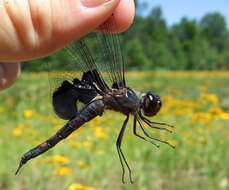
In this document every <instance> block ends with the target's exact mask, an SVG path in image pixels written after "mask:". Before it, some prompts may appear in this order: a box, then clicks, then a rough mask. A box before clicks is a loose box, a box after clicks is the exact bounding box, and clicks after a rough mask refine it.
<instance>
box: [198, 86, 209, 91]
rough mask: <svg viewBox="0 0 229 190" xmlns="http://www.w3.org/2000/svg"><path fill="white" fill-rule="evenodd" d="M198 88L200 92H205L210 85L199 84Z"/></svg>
mask: <svg viewBox="0 0 229 190" xmlns="http://www.w3.org/2000/svg"><path fill="white" fill-rule="evenodd" d="M198 89H199V91H200V92H205V91H206V90H207V89H208V87H207V86H198Z"/></svg>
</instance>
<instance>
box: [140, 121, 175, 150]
mask: <svg viewBox="0 0 229 190" xmlns="http://www.w3.org/2000/svg"><path fill="white" fill-rule="evenodd" d="M137 121H138V123H139V125H140V127H141V129H142V131H143V133H144V134H145V135H146V136H147V137H148V138H150V139H153V140H156V141H159V142H161V143H164V144H167V145H169V146H171V147H172V148H175V147H174V146H173V145H171V144H170V143H169V142H167V141H164V140H160V139H158V138H155V137H152V136H150V135H149V133H148V132H147V130H146V129H145V128H144V126H143V124H142V123H141V121H140V119H138V118H137Z"/></svg>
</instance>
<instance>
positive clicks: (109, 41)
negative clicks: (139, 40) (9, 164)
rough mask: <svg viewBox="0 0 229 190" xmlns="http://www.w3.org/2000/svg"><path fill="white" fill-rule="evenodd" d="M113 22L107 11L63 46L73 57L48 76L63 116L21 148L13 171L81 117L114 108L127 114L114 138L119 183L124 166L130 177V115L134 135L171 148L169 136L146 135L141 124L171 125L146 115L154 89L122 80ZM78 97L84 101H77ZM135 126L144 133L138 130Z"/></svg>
mask: <svg viewBox="0 0 229 190" xmlns="http://www.w3.org/2000/svg"><path fill="white" fill-rule="evenodd" d="M115 27H116V22H115V18H114V15H112V16H111V17H110V19H109V20H108V21H106V22H105V23H103V24H102V25H101V26H100V27H99V30H100V31H101V32H99V33H98V32H97V33H93V34H92V36H90V35H88V36H87V37H84V38H82V39H80V40H77V41H75V42H73V43H71V44H69V45H68V46H67V47H65V50H66V51H67V52H68V54H69V55H70V57H71V58H72V61H71V62H70V63H63V64H68V65H67V66H68V67H69V68H70V71H68V72H64V74H63V73H62V75H60V74H59V75H57V74H56V75H54V76H55V77H52V76H50V77H49V78H50V86H53V89H54V90H53V93H52V106H53V109H54V111H55V113H56V115H57V116H58V117H59V118H61V119H64V120H68V121H67V123H66V124H65V125H64V126H63V127H62V128H60V129H59V130H58V131H57V132H56V133H55V134H54V135H53V136H52V137H50V138H49V139H48V140H46V141H44V142H43V143H41V144H39V145H37V146H36V147H34V148H32V149H31V150H29V151H28V152H26V153H25V154H24V155H23V156H22V158H21V161H20V163H19V166H18V169H17V171H16V173H15V174H17V173H18V172H19V170H20V169H21V167H22V166H23V165H24V164H26V163H27V162H28V161H29V160H31V159H32V158H35V157H37V156H39V155H41V154H43V153H44V152H46V151H48V150H49V149H51V148H53V147H54V146H55V145H56V144H57V143H59V142H60V141H62V140H64V139H65V138H67V137H68V136H69V135H70V134H71V133H73V132H74V131H76V130H77V129H79V128H80V127H82V126H83V125H84V124H85V123H87V122H90V121H91V120H92V119H94V118H95V117H97V116H102V115H103V113H104V111H106V110H111V111H115V112H119V113H121V114H124V115H125V116H126V119H125V120H124V122H123V125H122V127H121V130H120V133H119V135H118V137H117V141H116V148H117V152H118V156H119V159H120V163H121V167H122V182H123V183H125V171H126V169H127V170H128V173H129V180H130V182H131V183H133V180H132V173H131V168H130V166H129V164H128V162H127V159H126V158H125V156H124V153H123V151H122V149H121V145H122V140H123V136H124V133H125V130H126V126H127V123H128V121H129V118H130V116H133V134H134V135H135V136H137V137H138V138H140V139H142V140H144V141H147V142H149V143H151V144H153V145H155V146H156V147H159V145H158V144H157V143H156V141H158V142H161V143H164V144H167V145H169V146H171V147H173V148H174V146H173V145H172V144H170V143H169V142H168V141H164V140H160V139H158V138H155V137H153V136H151V135H150V133H149V131H148V129H146V127H145V125H147V126H149V127H150V128H152V129H158V130H165V131H168V132H172V130H171V129H172V127H173V126H172V125H169V124H166V123H161V122H155V121H151V120H149V119H148V118H147V117H153V116H155V115H156V114H157V113H158V112H159V111H160V108H161V106H162V101H161V98H160V97H159V96H158V95H156V94H155V93H153V92H147V93H139V92H137V91H134V90H133V89H131V88H130V87H128V86H127V84H126V80H125V61H124V58H123V55H122V50H121V45H120V36H119V35H120V34H117V33H114V32H111V30H112V29H113V30H114V28H115ZM92 41H93V42H95V43H92ZM99 47H101V48H99ZM98 54H100V56H98ZM50 65H51V66H52V65H54V64H50ZM74 71H75V72H74ZM79 72H80V73H81V78H79V77H78V76H76V73H79ZM53 73H55V72H53ZM50 75H52V72H50ZM53 84H54V85H53ZM78 103H80V104H82V105H83V106H82V107H79V106H78ZM138 128H140V130H141V131H142V134H143V135H142V134H139V133H138V132H137V129H138Z"/></svg>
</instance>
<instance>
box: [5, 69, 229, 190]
mask: <svg viewBox="0 0 229 190" xmlns="http://www.w3.org/2000/svg"><path fill="white" fill-rule="evenodd" d="M127 79H128V80H127V83H128V85H129V86H130V87H132V88H134V89H136V90H138V91H142V92H145V91H148V90H152V91H153V92H155V93H156V94H159V95H161V96H162V98H163V100H164V104H163V109H162V110H161V112H160V113H159V114H158V115H157V116H156V117H155V118H154V119H155V120H156V121H164V122H167V123H170V124H174V125H175V126H176V128H175V130H174V133H173V134H168V133H166V132H158V131H155V130H151V129H149V130H150V131H151V133H152V135H153V136H155V137H160V138H163V139H167V140H170V141H171V142H173V143H175V144H177V147H176V149H175V150H174V149H172V148H170V147H169V146H167V145H164V144H161V146H160V149H157V148H155V147H153V146H152V145H151V144H149V143H146V142H144V141H142V140H140V139H139V138H137V137H135V136H134V135H133V134H132V118H131V120H130V122H129V124H128V129H127V133H126V135H125V138H124V141H123V146H122V147H123V152H124V153H125V155H126V158H127V160H128V162H129V164H130V165H131V168H132V174H133V178H134V184H125V185H123V184H122V183H121V176H122V170H121V166H120V163H119V160H118V155H117V152H116V147H115V142H116V138H117V136H118V132H119V130H120V128H121V125H122V122H123V121H124V119H125V116H123V115H121V114H118V113H114V112H110V111H107V112H106V113H105V114H104V116H103V117H102V118H101V119H96V120H93V121H91V122H90V123H88V124H86V125H85V126H83V127H82V128H81V129H79V130H78V131H76V132H75V133H74V134H73V135H71V137H70V138H68V139H66V140H64V141H63V142H61V143H60V144H58V145H57V146H56V147H54V148H53V149H51V150H50V151H48V152H47V153H45V154H43V155H41V156H39V157H37V158H35V159H33V160H31V161H30V162H28V163H27V164H26V165H25V166H24V167H23V168H22V170H21V171H20V173H19V174H18V175H17V176H14V172H15V170H16V168H17V166H18V163H19V161H20V158H21V156H22V155H23V153H25V152H26V151H28V150H29V149H31V148H32V147H34V146H35V145H37V144H39V143H40V142H42V141H44V140H46V139H47V138H49V137H50V136H51V135H53V134H54V133H55V132H56V130H57V129H58V128H59V127H61V126H62V125H63V124H64V123H65V121H62V120H60V119H58V118H57V116H55V115H54V113H53V112H52V107H51V104H50V102H51V101H50V90H49V83H48V79H47V74H46V73H43V74H36V73H33V74H23V75H22V77H21V78H20V80H18V82H17V83H16V85H14V86H13V87H12V88H10V89H9V90H6V91H3V92H1V94H0V127H1V128H0V129H1V133H0V161H1V164H0V190H30V189H36V190H45V189H48V190H56V189H69V186H70V185H71V184H73V183H79V184H85V185H87V186H90V187H93V188H95V189H96V190H108V189H109V190H129V189H131V190H132V189H136V190H138V189H141V190H149V189H150V190H183V189H189V190H191V189H193V190H196V189H198V190H205V189H208V190H215V189H225V190H226V189H228V188H229V172H228V171H229V162H228V160H229V151H228V145H229V138H228V136H229V129H228V127H229V125H228V124H229V122H228V121H229V118H228V116H229V88H228V84H229V73H228V72H220V71H218V72H152V73H150V72H147V73H146V72H142V73H136V72H131V73H128V74H127ZM55 155H62V156H64V158H66V159H68V162H64V161H61V160H60V161H59V162H60V163H56V164H55V163H54V161H52V159H51V158H53V156H55ZM50 159H51V161H50ZM48 160H49V161H48ZM79 161H83V162H85V163H87V165H89V168H84V167H80V166H79V165H78V164H77V163H78V162H79ZM60 167H65V168H67V172H66V175H63V176H60V175H58V174H55V172H56V170H58V168H60ZM126 174H127V173H126ZM126 181H128V175H126ZM84 189H87V188H84ZM71 190H72V189H71ZM73 190H74V189H73ZM75 190H77V189H75Z"/></svg>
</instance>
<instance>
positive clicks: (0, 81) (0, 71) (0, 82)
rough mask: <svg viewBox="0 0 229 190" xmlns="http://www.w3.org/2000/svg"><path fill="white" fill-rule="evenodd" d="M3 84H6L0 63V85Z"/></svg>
mask: <svg viewBox="0 0 229 190" xmlns="http://www.w3.org/2000/svg"><path fill="white" fill-rule="evenodd" d="M5 84H6V78H5V70H4V66H3V65H1V64H0V86H4V85H5Z"/></svg>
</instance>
